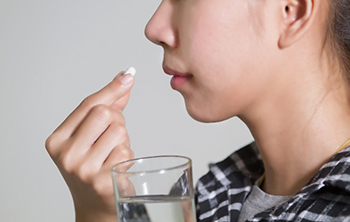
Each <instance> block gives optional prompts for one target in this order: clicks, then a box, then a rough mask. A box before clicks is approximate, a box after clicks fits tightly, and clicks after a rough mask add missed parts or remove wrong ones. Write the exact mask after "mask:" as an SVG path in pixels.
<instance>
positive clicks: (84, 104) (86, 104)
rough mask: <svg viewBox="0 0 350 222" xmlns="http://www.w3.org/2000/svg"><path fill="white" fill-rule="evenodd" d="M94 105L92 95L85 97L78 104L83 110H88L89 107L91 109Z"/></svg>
mask: <svg viewBox="0 0 350 222" xmlns="http://www.w3.org/2000/svg"><path fill="white" fill-rule="evenodd" d="M94 105H95V101H94V94H92V95H90V96H88V97H86V98H85V99H84V100H83V101H82V102H81V103H80V106H81V107H82V108H83V109H86V110H88V109H90V108H91V107H93V106H94Z"/></svg>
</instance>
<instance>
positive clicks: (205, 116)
mask: <svg viewBox="0 0 350 222" xmlns="http://www.w3.org/2000/svg"><path fill="white" fill-rule="evenodd" d="M186 110H187V113H188V114H189V115H190V116H191V117H192V118H193V119H194V120H196V121H198V122H202V123H216V122H221V121H224V120H227V119H229V118H231V117H233V116H232V115H223V114H220V113H219V112H217V111H215V110H213V109H206V108H204V107H201V108H195V107H191V106H188V105H187V104H186Z"/></svg>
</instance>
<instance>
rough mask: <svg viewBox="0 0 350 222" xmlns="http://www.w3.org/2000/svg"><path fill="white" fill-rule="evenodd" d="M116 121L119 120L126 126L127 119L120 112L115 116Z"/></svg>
mask: <svg viewBox="0 0 350 222" xmlns="http://www.w3.org/2000/svg"><path fill="white" fill-rule="evenodd" d="M114 118H115V120H117V121H118V122H119V123H121V124H122V125H125V122H126V121H125V117H124V115H123V114H121V113H120V112H116V114H115V117H114Z"/></svg>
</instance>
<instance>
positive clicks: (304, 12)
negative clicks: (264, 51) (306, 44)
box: [278, 0, 319, 49]
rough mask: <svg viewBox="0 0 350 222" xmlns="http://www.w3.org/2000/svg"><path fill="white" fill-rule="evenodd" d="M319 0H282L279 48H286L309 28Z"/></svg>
mask: <svg viewBox="0 0 350 222" xmlns="http://www.w3.org/2000/svg"><path fill="white" fill-rule="evenodd" d="M317 1H319V0H285V1H282V2H283V5H282V10H283V13H282V20H281V23H282V24H281V33H280V38H279V41H278V46H279V48H281V49H283V48H287V47H289V46H290V45H292V44H293V43H295V42H296V41H298V40H299V39H300V38H301V37H302V36H303V35H304V34H305V33H306V32H307V31H308V29H309V28H310V26H311V24H312V22H313V17H314V11H315V10H316V6H317V3H316V5H315V2H317Z"/></svg>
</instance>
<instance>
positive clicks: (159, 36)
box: [145, 0, 177, 48]
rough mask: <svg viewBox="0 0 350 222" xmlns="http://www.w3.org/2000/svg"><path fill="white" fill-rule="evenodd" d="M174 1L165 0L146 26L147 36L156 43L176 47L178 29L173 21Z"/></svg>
mask: <svg viewBox="0 0 350 222" xmlns="http://www.w3.org/2000/svg"><path fill="white" fill-rule="evenodd" d="M171 2H172V1H168V0H163V1H162V2H161V4H160V5H159V7H158V9H157V11H156V12H155V13H154V14H153V16H152V18H151V19H150V20H149V21H148V23H147V25H146V28H145V35H146V37H147V38H148V39H149V40H150V41H151V42H153V43H154V44H157V45H160V46H162V47H172V48H175V47H176V45H177V36H176V29H175V25H174V21H173V16H174V10H175V7H174V6H173V5H172V3H171Z"/></svg>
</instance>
